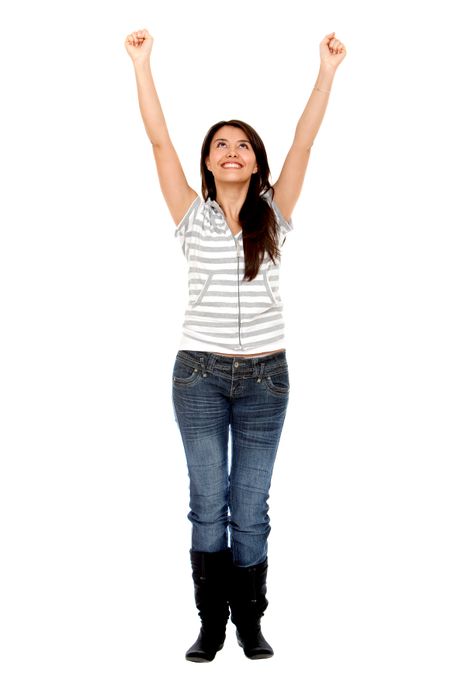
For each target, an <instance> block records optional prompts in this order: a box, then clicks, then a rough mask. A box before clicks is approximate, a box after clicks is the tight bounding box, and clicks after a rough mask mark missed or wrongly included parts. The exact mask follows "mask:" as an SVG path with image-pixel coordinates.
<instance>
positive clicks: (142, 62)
mask: <svg viewBox="0 0 450 675" xmlns="http://www.w3.org/2000/svg"><path fill="white" fill-rule="evenodd" d="M133 66H134V67H135V68H137V69H139V68H149V67H150V56H139V57H138V58H137V59H135V60H134V61H133Z"/></svg>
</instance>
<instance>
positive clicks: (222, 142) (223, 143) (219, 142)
mask: <svg viewBox="0 0 450 675" xmlns="http://www.w3.org/2000/svg"><path fill="white" fill-rule="evenodd" d="M219 145H225V141H217V145H216V147H217V148H218V147H219Z"/></svg>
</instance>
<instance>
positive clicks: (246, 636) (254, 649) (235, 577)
mask: <svg viewBox="0 0 450 675" xmlns="http://www.w3.org/2000/svg"><path fill="white" fill-rule="evenodd" d="M267 567H268V563H267V558H266V559H265V560H264V561H263V562H262V563H259V565H253V566H252V567H236V566H235V565H233V567H232V571H231V588H230V609H231V621H232V622H233V623H234V624H235V626H236V636H237V640H238V643H239V646H240V647H242V648H243V650H244V654H245V655H246V656H247V657H248V658H249V659H268V658H270V657H271V656H273V649H272V647H271V646H270V645H269V643H268V642H267V641H266V640H265V638H264V636H263V634H262V632H261V617H262V616H263V614H264V611H265V610H266V609H267V606H268V604H269V603H268V601H267V598H266V592H267V586H266V578H267Z"/></svg>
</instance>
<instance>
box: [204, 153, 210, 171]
mask: <svg viewBox="0 0 450 675" xmlns="http://www.w3.org/2000/svg"><path fill="white" fill-rule="evenodd" d="M205 164H206V168H207V169H208V171H211V162H210V161H209V155H208V157H206V158H205Z"/></svg>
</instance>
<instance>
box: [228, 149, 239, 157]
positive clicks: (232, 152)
mask: <svg viewBox="0 0 450 675" xmlns="http://www.w3.org/2000/svg"><path fill="white" fill-rule="evenodd" d="M230 155H232V156H233V157H236V155H237V152H236V150H232V149H231V148H230V149H229V150H228V152H227V156H230Z"/></svg>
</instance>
